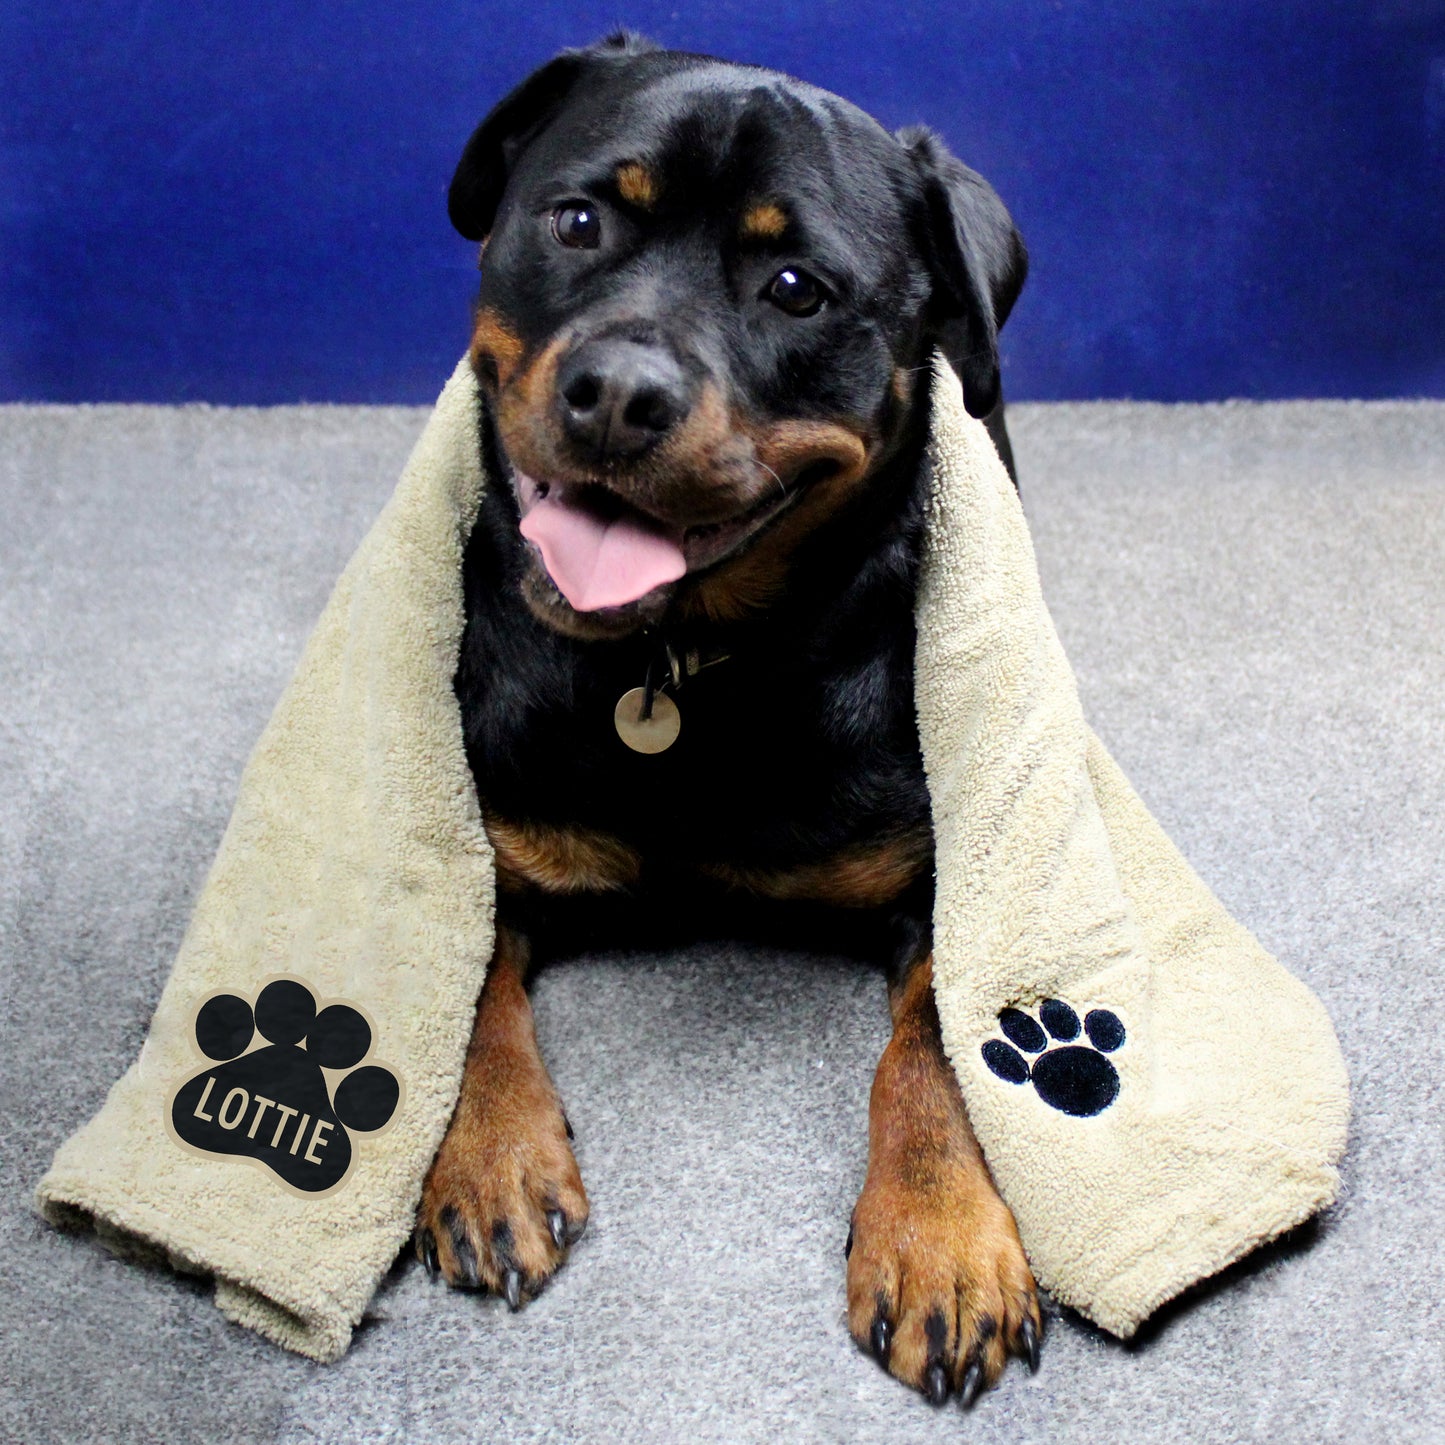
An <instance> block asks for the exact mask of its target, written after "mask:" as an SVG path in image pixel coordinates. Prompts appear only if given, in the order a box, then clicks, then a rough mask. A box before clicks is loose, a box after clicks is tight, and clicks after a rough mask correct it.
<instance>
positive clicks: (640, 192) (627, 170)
mask: <svg viewBox="0 0 1445 1445" xmlns="http://www.w3.org/2000/svg"><path fill="white" fill-rule="evenodd" d="M658 191H659V187H658V184H657V177H656V176H655V175H653V173H652V172H651V171H650V170H648V168H647V167H646V166H645V165H643V164H642V162H641V161H624V162H623V163H622V164H621V165H620V166H618V167H617V193H618V195H620V196H621V197H622V199H623V200H624V201H626V202H627V204H628V205H629V206H637V207H638V208H639V209H640V210H644V211H650V210H651V209H652V208H653V207H654V206H655V205H656V204H657V197H658Z"/></svg>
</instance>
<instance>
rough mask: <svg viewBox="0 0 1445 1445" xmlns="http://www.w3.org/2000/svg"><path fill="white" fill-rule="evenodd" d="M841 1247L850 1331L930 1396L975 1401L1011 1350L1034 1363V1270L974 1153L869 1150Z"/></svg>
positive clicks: (1037, 1330)
mask: <svg viewBox="0 0 1445 1445" xmlns="http://www.w3.org/2000/svg"><path fill="white" fill-rule="evenodd" d="M847 1252H848V1328H849V1330H850V1331H851V1332H852V1335H853V1338H854V1339H855V1340H856V1341H857V1342H858V1344H859V1345H860V1346H862V1348H863V1349H864V1350H866V1351H868V1352H869V1353H870V1354H872V1355H874V1356H875V1357H876V1358H877V1359H878V1361H879V1362H880V1363H881V1364H882V1365H884V1366H885V1367H886V1368H887V1369H888V1370H889V1371H890V1372H891V1373H892V1374H894V1375H896V1376H897V1377H898V1378H899V1379H900V1380H902V1381H903V1382H904V1383H905V1384H908V1385H912V1386H914V1387H915V1388H916V1389H920V1390H922V1391H923V1393H924V1394H925V1395H926V1396H927V1397H928V1398H929V1399H930V1400H931V1401H932V1402H933V1403H934V1404H935V1405H941V1404H943V1402H944V1401H945V1400H947V1398H948V1396H949V1394H950V1392H953V1391H956V1392H957V1394H958V1398H959V1402H960V1403H961V1404H962V1405H964V1406H965V1407H967V1406H970V1405H972V1404H973V1402H974V1400H975V1399H976V1398H977V1397H978V1395H979V1394H980V1393H981V1392H982V1391H983V1390H985V1389H987V1388H988V1387H989V1386H991V1385H992V1384H994V1383H995V1381H996V1380H997V1379H998V1377H999V1375H1000V1374H1001V1373H1002V1372H1003V1368H1004V1366H1005V1365H1006V1364H1007V1363H1008V1357H1009V1355H1010V1354H1015V1355H1019V1356H1021V1357H1022V1358H1023V1359H1025V1360H1027V1361H1028V1363H1029V1366H1030V1368H1031V1369H1037V1368H1038V1360H1039V1344H1040V1339H1041V1336H1042V1318H1041V1316H1040V1314H1039V1303H1038V1297H1037V1294H1036V1292H1035V1287H1034V1277H1033V1274H1032V1272H1031V1271H1030V1269H1029V1266H1028V1261H1027V1260H1026V1259H1025V1258H1024V1252H1023V1246H1022V1245H1021V1244H1020V1243H1019V1236H1018V1229H1017V1227H1016V1226H1015V1224H1014V1219H1013V1215H1012V1214H1011V1213H1010V1212H1009V1208H1008V1206H1007V1205H1006V1204H1005V1203H1004V1202H1003V1200H1002V1199H1000V1198H999V1197H998V1194H997V1193H996V1192H995V1191H994V1189H993V1185H992V1183H991V1181H989V1180H988V1178H987V1175H986V1174H985V1173H983V1172H982V1164H981V1162H980V1164H979V1165H978V1166H977V1167H976V1168H975V1167H971V1165H970V1163H969V1162H967V1161H963V1160H958V1159H954V1158H952V1157H949V1156H947V1155H945V1156H944V1157H942V1158H940V1157H937V1156H934V1157H931V1158H929V1157H918V1156H917V1155H914V1156H913V1157H907V1156H906V1155H905V1156H903V1157H899V1156H897V1155H895V1156H893V1157H892V1158H884V1159H881V1160H875V1161H874V1162H873V1163H872V1165H871V1166H870V1168H869V1171H868V1178H867V1180H866V1182H865V1183H864V1185H863V1192H862V1194H860V1195H859V1197H858V1203H857V1206H856V1207H855V1208H854V1211H853V1222H852V1227H851V1228H850V1230H849V1233H848V1246H847Z"/></svg>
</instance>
